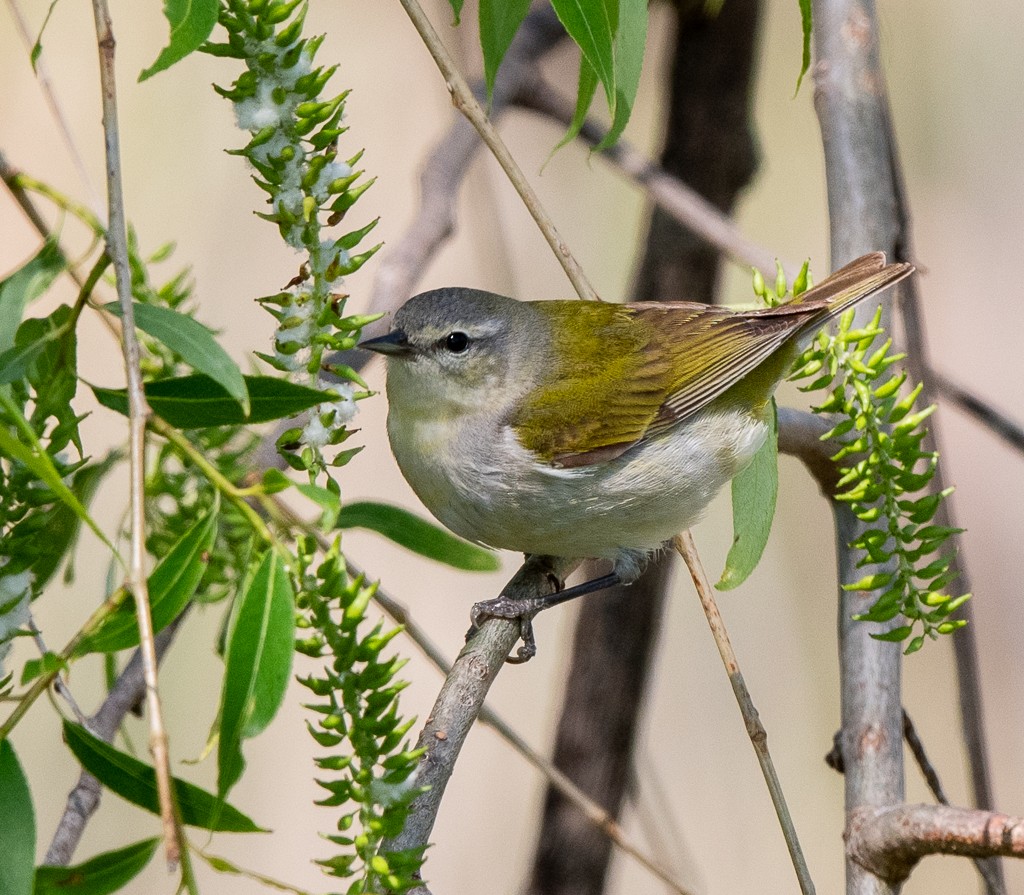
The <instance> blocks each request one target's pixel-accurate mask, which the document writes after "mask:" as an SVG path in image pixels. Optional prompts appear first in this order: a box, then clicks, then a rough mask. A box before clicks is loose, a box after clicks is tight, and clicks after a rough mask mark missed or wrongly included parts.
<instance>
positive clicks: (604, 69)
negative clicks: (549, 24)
mask: <svg viewBox="0 0 1024 895" xmlns="http://www.w3.org/2000/svg"><path fill="white" fill-rule="evenodd" d="M551 5H552V7H553V8H554V10H555V14H556V15H557V16H558V19H559V21H560V22H561V23H562V25H563V26H564V27H565V30H566V31H567V32H568V33H569V36H570V37H571V38H572V39H573V40H574V41H575V42H576V44H577V45H578V46H579V48H580V51H581V52H582V53H583V55H584V56H585V57H586V59H587V62H589V63H590V65H591V67H592V68H593V69H594V71H595V72H596V73H597V78H598V80H599V81H600V82H601V84H602V85H603V86H604V92H605V97H606V98H607V100H608V108H609V109H610V110H611V111H612V113H613V114H614V112H615V53H614V43H615V34H616V32H617V31H618V27H619V0H552V2H551Z"/></svg>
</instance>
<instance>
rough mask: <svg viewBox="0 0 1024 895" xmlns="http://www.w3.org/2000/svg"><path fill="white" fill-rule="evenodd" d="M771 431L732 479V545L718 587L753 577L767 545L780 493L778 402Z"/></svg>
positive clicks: (773, 413)
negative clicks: (759, 447)
mask: <svg viewBox="0 0 1024 895" xmlns="http://www.w3.org/2000/svg"><path fill="white" fill-rule="evenodd" d="M770 424H771V431H770V432H769V433H768V438H767V439H766V440H765V443H764V444H763V445H762V447H761V449H760V450H759V451H758V452H757V453H756V454H755V455H754V459H753V460H752V461H751V463H750V465H749V466H748V467H747V468H746V469H744V470H743V472H741V473H740V474H739V475H738V476H736V478H734V479H733V480H732V526H733V532H734V536H733V542H732V547H730V548H729V555H728V556H727V557H726V560H725V570H724V571H723V572H722V577H721V578H720V579H719V581H718V583H717V584H716V585H715V587H717V588H718V589H719V590H732V589H733V588H734V587H739V585H741V584H742V583H743V582H744V581H746V580H747V578H748V577H750V573H751V572H753V571H754V569H755V568H757V564H758V562H759V561H760V559H761V554H763V553H764V548H765V545H766V544H767V543H768V535H769V534H771V530H772V519H774V518H775V501H776V498H777V496H778V493H779V467H778V454H779V440H778V424H777V422H776V419H775V402H774V399H773V400H772V412H771V414H770Z"/></svg>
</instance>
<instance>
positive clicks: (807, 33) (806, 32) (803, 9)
mask: <svg viewBox="0 0 1024 895" xmlns="http://www.w3.org/2000/svg"><path fill="white" fill-rule="evenodd" d="M798 2H799V3H800V27H801V30H802V32H803V51H802V53H801V58H800V74H799V75H798V76H797V79H796V93H799V92H800V84H801V83H803V80H804V75H806V74H807V71H808V69H809V68H810V67H811V32H812V26H813V24H814V22H813V14H812V12H811V0H798Z"/></svg>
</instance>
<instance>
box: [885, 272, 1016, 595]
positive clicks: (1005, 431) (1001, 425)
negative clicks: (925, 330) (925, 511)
mask: <svg viewBox="0 0 1024 895" xmlns="http://www.w3.org/2000/svg"><path fill="white" fill-rule="evenodd" d="M910 294H911V295H915V296H916V290H912V291H911V292H910ZM910 304H911V302H909V301H904V303H903V305H901V308H902V309H903V319H904V323H903V328H904V331H905V333H906V334H907V347H908V348H909V349H910V350H911V352H912V354H911V355H910V357H911V358H913V361H910V360H908V362H907V365H908V366H910V364H911V363H912V362H913V363H915V364H920V365H921V366H922V367H923V368H924V369H925V370H926V371H927V372H924V373H922V374H921V376H920V377H919V378H920V380H921V381H923V382H925V383H926V385H925V388H924V389H923V390H922V398H921V403H922V404H925V405H927V404H929V403H930V398H929V397H928V395H927V394H926V392H927V391H928V388H929V386H931V388H932V389H933V390H934V391H935V392H937V393H938V395H939V397H940V398H942V399H945V400H946V401H948V402H949V403H950V404H952V405H954V406H955V407H958V408H959V409H960V410H962V411H963V412H964V413H966V414H968V415H969V416H970V417H971V418H972V419H973V420H974V421H975V422H977V423H980V424H981V425H982V426H984V427H985V428H986V429H988V430H989V432H991V433H992V434H993V435H996V436H997V437H999V438H1001V439H1002V440H1003V441H1004V442H1005V443H1006V444H1008V445H1009V446H1010V447H1012V448H1013V449H1014V450H1016V451H1020V452H1022V453H1024V426H1021V425H1020V423H1018V422H1017V421H1016V420H1012V419H1010V417H1008V416H1007V415H1006V414H1005V413H1003V412H1002V411H1001V410H999V409H998V408H997V407H994V406H993V405H992V404H990V403H989V402H988V401H986V400H985V399H984V398H981V397H979V396H978V395H976V394H975V393H974V392H972V391H970V390H969V389H966V388H964V387H963V386H962V385H959V384H958V383H956V382H953V380H952V379H950V378H949V377H947V376H946V375H945V374H944V373H940V372H939V371H938V370H936V369H935V368H934V367H931V366H929V364H928V355H927V351H926V350H925V352H924V354H922V346H926V343H925V342H924V341H923V340H919V339H918V338H915V337H912V336H911V335H910V333H911V331H912V328H911V326H910V325H908V324H907V322H906V321H907V317H908V312H907V310H906V309H907V307H908V306H909V305H910ZM934 430H935V423H932V434H933V435H934ZM935 488H936V489H937V490H938V489H939V488H940V485H939V483H938V482H936V484H935ZM940 524H941V525H945V524H946V523H945V522H942V523H940ZM962 589H964V590H970V588H969V587H964V588H962Z"/></svg>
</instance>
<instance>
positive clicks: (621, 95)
mask: <svg viewBox="0 0 1024 895" xmlns="http://www.w3.org/2000/svg"><path fill="white" fill-rule="evenodd" d="M646 44H647V0H621V5H620V8H619V31H618V34H617V35H616V36H615V48H614V49H615V114H614V116H613V118H612V126H611V129H610V130H609V131H608V133H607V134H606V135H605V137H604V139H603V140H602V141H601V142H600V143H598V145H597V146H596V147H594V151H595V152H600V151H601V150H602V149H607V148H608V147H609V146H611V145H613V144H614V143H615V141H616V140H618V139H619V137H620V136H621V135H622V132H623V131H624V130H625V129H626V124H627V123H628V122H629V116H630V115H631V114H632V113H633V103H634V102H635V101H636V93H637V90H638V89H639V88H640V72H641V70H642V68H643V63H644V47H645V46H646Z"/></svg>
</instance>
